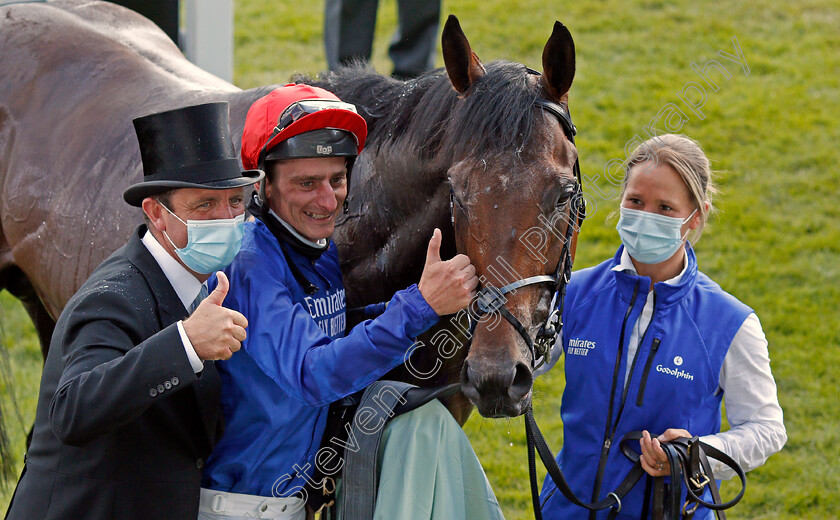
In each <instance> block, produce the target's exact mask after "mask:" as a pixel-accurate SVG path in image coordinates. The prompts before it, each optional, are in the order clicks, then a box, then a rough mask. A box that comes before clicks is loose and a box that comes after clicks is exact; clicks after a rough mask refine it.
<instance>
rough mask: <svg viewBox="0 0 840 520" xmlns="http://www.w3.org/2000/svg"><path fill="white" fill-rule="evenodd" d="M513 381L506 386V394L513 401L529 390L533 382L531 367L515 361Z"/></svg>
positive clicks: (523, 395)
mask: <svg viewBox="0 0 840 520" xmlns="http://www.w3.org/2000/svg"><path fill="white" fill-rule="evenodd" d="M514 372H515V373H514V375H513V382H512V383H511V385H510V387H509V388H508V396H510V398H511V399H512V400H513V401H519V400H520V399H522V398H523V397H525V396H526V395H527V394H528V392H530V391H531V386H532V385H533V383H534V374H533V372H531V368H530V367H529V366H528V365H526V364H525V363H521V362H520V363H517V364H516V368H515V369H514Z"/></svg>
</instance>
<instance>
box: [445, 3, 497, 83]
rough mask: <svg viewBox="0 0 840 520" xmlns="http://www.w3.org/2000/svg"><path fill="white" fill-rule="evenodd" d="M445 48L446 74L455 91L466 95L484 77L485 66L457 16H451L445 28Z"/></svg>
mask: <svg viewBox="0 0 840 520" xmlns="http://www.w3.org/2000/svg"><path fill="white" fill-rule="evenodd" d="M441 44H442V46H443V63H444V64H445V65H446V73H447V74H448V75H449V81H450V82H451V83H452V86H453V87H455V90H457V91H458V92H460V93H461V94H466V93H467V89H469V88H470V85H472V84H473V83H475V82H476V80H478V78H480V77H481V76H483V75H484V73H485V72H486V71H485V70H484V65H482V64H481V60H479V59H478V56H476V54H475V53H474V52H473V51H472V48H470V42H469V41H467V37H466V36H465V35H464V31H462V30H461V24H460V23H458V19H457V18H455V15H452V14H450V15H449V18H447V19H446V25H444V26H443V35H442V36H441Z"/></svg>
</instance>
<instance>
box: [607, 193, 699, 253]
mask: <svg viewBox="0 0 840 520" xmlns="http://www.w3.org/2000/svg"><path fill="white" fill-rule="evenodd" d="M696 211H697V210H696V209H695V210H694V211H692V212H691V215H689V216H688V218H686V219H684V220H683V219H681V218H677V217H667V216H665V215H658V214H656V213H650V212H649V211H640V210H637V209H630V208H625V207H622V208H620V212H621V216H620V217H619V219H618V225H616V226H615V228H616V229H617V230H618V236H619V237H621V243H622V244H624V248H625V249H627V252H628V253H629V254H630V256H631V257H633V258H634V259H635V260H636V261H637V262H641V263H643V264H658V263H660V262H664V261H665V260H667V259H669V258H671V256H673V254H674V253H676V252H677V250H678V249H679V248H680V246H682V243H683V240H685V237H686V236H688V231H686V233H685V235H683V234H682V233H681V229H682V226H683V224H685V223H686V222H688V221H689V220H690V219H691V217H692V216H694V213H695V212H696Z"/></svg>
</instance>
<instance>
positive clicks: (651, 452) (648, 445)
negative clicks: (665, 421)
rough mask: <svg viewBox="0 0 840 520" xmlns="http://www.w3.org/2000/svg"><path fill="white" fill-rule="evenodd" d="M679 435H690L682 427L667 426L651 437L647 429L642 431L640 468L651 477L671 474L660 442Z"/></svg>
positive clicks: (676, 437) (670, 439) (677, 437)
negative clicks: (659, 433)
mask: <svg viewBox="0 0 840 520" xmlns="http://www.w3.org/2000/svg"><path fill="white" fill-rule="evenodd" d="M680 437H689V438H690V437H691V434H690V433H688V432H687V431H685V430H683V429H682V428H668V429H667V430H665V433H663V434H662V435H660V436H659V437H656V438H655V439H651V437H650V433H648V431H647V430H645V431H643V432H642V439H641V441H639V442H640V443H641V445H642V457H641V459H640V460H641V462H642V469H644V470H645V471H646V472H647V474H648V475H650V476H652V477H664V476H666V475H670V474H671V465H670V464H669V463H668V457H667V456H666V455H665V450H663V449H662V445H661V444H660V443H661V442H667V441H672V440H674V439H679V438H680Z"/></svg>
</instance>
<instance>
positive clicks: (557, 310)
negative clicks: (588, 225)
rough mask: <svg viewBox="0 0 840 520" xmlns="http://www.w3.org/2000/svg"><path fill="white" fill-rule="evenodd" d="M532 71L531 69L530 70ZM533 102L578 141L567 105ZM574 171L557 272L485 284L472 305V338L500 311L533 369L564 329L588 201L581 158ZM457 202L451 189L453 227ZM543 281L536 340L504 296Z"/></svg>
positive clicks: (544, 356)
mask: <svg viewBox="0 0 840 520" xmlns="http://www.w3.org/2000/svg"><path fill="white" fill-rule="evenodd" d="M529 72H531V71H530V70H529ZM534 104H535V105H536V106H537V107H539V108H541V109H542V110H544V111H546V112H548V113H549V114H551V115H553V116H555V117H556V118H557V120H558V121H559V122H560V126H561V127H563V133H565V135H566V138H567V139H568V140H569V141H570V142H571V143H572V144H574V143H575V134H576V133H577V128H575V125H574V124H573V123H572V116H571V115H570V114H569V111H568V110H567V109H566V108H564V107H563V106H562V105H559V104H557V103H554V102H552V101H548V100H546V99H537V100H536V101H534ZM573 171H574V174H575V178H576V180H577V182H576V183H575V192H574V194H573V195H572V201H571V202H572V204H571V207H570V212H569V218H568V219H567V221H566V235H565V237H564V242H563V250H562V251H561V253H560V260H558V262H557V267H556V268H555V270H554V274H553V275H547V274H541V275H537V276H531V277H528V278H523V279H521V280H517V281H515V282H512V283H509V284H508V285H505V286H504V287H502V288H501V289H500V288H497V287H494V286H492V285H488V286H485V287H483V288H482V289H481V290H479V291H478V294H477V295H476V307H477V309H473V308H472V306H471V307H470V308H469V318H470V329H469V330H470V332H469V336H468V337H469V338H472V337H473V333H474V332H475V327H476V325H477V324H478V321H479V319H480V318H481V317H482V316H483V315H485V314H490V313H493V312H498V313H499V314H501V315H502V316H503V317H504V318H505V319H506V320H507V321H508V323H510V324H511V325H512V326H513V328H514V329H516V331H517V332H519V335H520V336H522V339H524V340H525V344H526V345H528V349H529V350H530V351H531V367H532V369H534V370H535V369H537V368H539V367H540V366H542V365H543V364H544V363H545V362H546V361H548V360H549V359H550V354H551V348H552V347H553V346H554V343H555V342H556V340H557V337H558V336H559V335H560V332H561V331H562V329H563V320H562V314H563V300H564V299H565V296H566V285H567V284H568V283H569V278H570V276H571V274H572V248H571V241H572V234H573V233H574V228H575V225H576V226H577V227H578V229H580V226H581V224H583V220H584V219H585V218H586V203H585V201H584V199H583V188H582V181H581V175H580V161H579V160H578V159H575V165H574V170H573ZM454 202H455V195H454V193H453V192H452V189H451V188H450V190H449V206H450V211H451V214H452V224H453V226H454V224H455V204H454ZM572 212H574V214H575V215H576V216H577V219H576V222H575V223H574V224H573V223H572V218H571V217H572ZM540 283H550V284H552V289H553V293H554V296H553V297H552V299H551V305H550V306H549V308H550V309H551V311H550V312H549V314H548V317H547V318H546V320H545V322H544V323H543V324H542V325H541V326H540V330H539V331H538V332H537V335H536V338H535V339H534V340H531V336H530V335H529V334H528V331H527V330H525V327H524V326H523V325H522V323H521V322H520V321H519V320H518V319H517V318H516V317H515V316H514V315H513V314H511V312H510V311H509V310H507V308H506V307H505V304H506V303H507V298H506V297H505V295H506V294H508V293H510V292H513V291H516V290H517V289H520V288H522V287H526V286H528V285H535V284H540ZM537 360H539V363H538V362H537Z"/></svg>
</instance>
